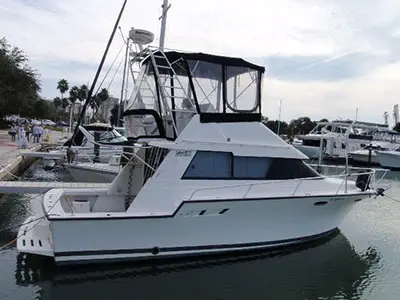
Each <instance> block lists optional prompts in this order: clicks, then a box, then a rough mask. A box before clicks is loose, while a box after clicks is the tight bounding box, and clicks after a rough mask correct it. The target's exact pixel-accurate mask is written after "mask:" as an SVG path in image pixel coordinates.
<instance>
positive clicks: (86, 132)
mask: <svg viewBox="0 0 400 300" xmlns="http://www.w3.org/2000/svg"><path fill="white" fill-rule="evenodd" d="M126 142H127V138H126V137H124V136H122V135H121V134H119V133H118V132H117V131H116V130H115V129H114V128H113V127H112V126H111V125H109V124H103V123H92V124H88V125H81V126H79V129H78V132H77V134H76V135H75V136H74V137H71V138H69V139H67V140H66V141H65V140H64V141H62V142H59V146H57V147H56V149H55V150H50V151H48V152H34V151H21V152H20V155H21V156H24V157H38V158H43V159H52V160H61V161H67V160H68V158H67V156H68V155H67V152H68V150H69V149H70V150H72V151H73V161H79V162H85V161H86V162H87V161H89V162H102V163H107V162H108V161H109V160H110V157H111V156H113V155H120V154H121V153H122V148H123V146H124V145H125V143H126Z"/></svg>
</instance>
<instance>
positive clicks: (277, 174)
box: [267, 158, 320, 180]
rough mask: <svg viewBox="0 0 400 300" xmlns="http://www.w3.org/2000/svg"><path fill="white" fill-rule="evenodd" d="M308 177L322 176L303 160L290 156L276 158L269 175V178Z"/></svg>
mask: <svg viewBox="0 0 400 300" xmlns="http://www.w3.org/2000/svg"><path fill="white" fill-rule="evenodd" d="M308 177H320V175H319V174H318V173H317V171H315V170H314V169H312V168H311V167H310V166H308V165H307V164H305V163H304V162H303V161H302V160H299V159H288V158H274V160H273V162H272V164H271V167H270V168H269V172H268V175H267V179H269V180H283V179H296V178H308Z"/></svg>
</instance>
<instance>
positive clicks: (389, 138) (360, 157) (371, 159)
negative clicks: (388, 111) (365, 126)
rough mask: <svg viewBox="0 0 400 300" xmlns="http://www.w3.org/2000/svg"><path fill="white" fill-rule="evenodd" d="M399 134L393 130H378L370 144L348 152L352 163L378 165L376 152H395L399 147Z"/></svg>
mask: <svg viewBox="0 0 400 300" xmlns="http://www.w3.org/2000/svg"><path fill="white" fill-rule="evenodd" d="M399 137H400V133H398V132H397V131H394V130H387V129H386V130H382V129H378V131H376V132H375V133H374V135H373V139H372V141H371V143H370V144H369V145H367V146H365V147H364V148H363V149H360V150H355V151H350V152H349V156H350V158H351V160H352V161H354V162H355V163H360V164H371V165H380V163H379V160H378V156H377V154H376V151H381V152H386V151H395V150H396V149H398V148H399V147H400V140H399Z"/></svg>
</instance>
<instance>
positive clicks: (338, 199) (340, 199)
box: [331, 197, 344, 201]
mask: <svg viewBox="0 0 400 300" xmlns="http://www.w3.org/2000/svg"><path fill="white" fill-rule="evenodd" d="M342 200H344V198H343V197H336V198H331V201H342Z"/></svg>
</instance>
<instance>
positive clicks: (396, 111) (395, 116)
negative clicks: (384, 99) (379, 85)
mask: <svg viewBox="0 0 400 300" xmlns="http://www.w3.org/2000/svg"><path fill="white" fill-rule="evenodd" d="M393 121H394V124H396V125H397V123H399V105H398V104H396V105H394V106H393Z"/></svg>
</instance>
